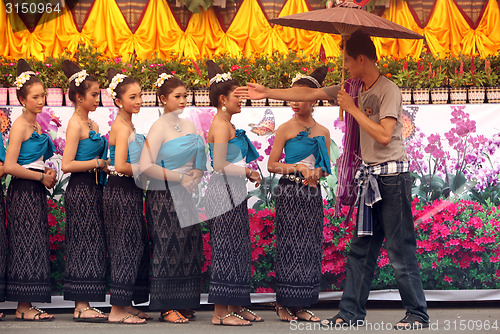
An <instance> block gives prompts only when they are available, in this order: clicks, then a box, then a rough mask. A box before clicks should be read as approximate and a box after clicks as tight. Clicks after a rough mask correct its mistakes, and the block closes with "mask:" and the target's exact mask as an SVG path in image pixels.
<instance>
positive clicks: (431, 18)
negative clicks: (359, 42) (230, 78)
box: [0, 0, 500, 59]
mask: <svg viewBox="0 0 500 334" xmlns="http://www.w3.org/2000/svg"><path fill="white" fill-rule="evenodd" d="M311 1H312V0H311ZM419 1H420V3H421V4H422V6H421V9H422V10H423V9H425V8H427V7H429V8H430V3H431V2H430V1H427V0H419ZM419 1H417V0H407V1H403V0H391V1H390V7H389V9H388V10H386V11H385V13H384V17H386V18H387V19H389V20H392V21H394V22H397V23H399V24H401V25H403V26H405V27H407V28H410V29H412V30H414V31H417V32H419V33H422V34H424V35H425V37H426V41H427V44H428V47H429V50H430V51H431V52H432V53H434V54H436V55H440V56H446V55H448V54H453V55H457V54H459V53H463V54H468V55H472V54H480V55H482V56H486V55H488V54H493V53H497V52H498V50H499V49H500V29H498V27H499V26H500V9H499V5H498V2H497V1H495V0H487V4H486V7H485V8H484V11H483V13H482V15H479V14H477V10H478V8H479V7H478V4H473V3H472V2H470V1H469V2H466V1H459V2H458V3H459V4H464V8H461V9H462V10H466V9H467V10H469V11H472V12H471V13H472V14H474V15H470V17H471V18H476V17H478V23H477V28H476V29H474V27H471V25H470V24H469V23H470V22H471V20H470V19H469V18H466V17H464V15H463V14H462V12H461V10H460V8H459V7H458V6H457V1H455V0H437V1H436V3H435V5H434V6H432V11H431V12H429V13H426V15H427V14H428V15H427V16H428V22H427V23H426V22H423V24H424V25H425V26H424V27H423V28H421V27H419V25H418V21H419V19H418V17H415V16H414V15H415V12H412V10H411V9H412V8H413V7H412V6H415V5H416V4H418V3H419ZM82 3H84V4H85V6H83V5H82V6H80V7H81V8H80V7H78V6H77V7H76V8H75V9H73V12H71V11H68V12H66V13H65V14H64V15H61V16H59V17H56V18H54V17H51V16H50V15H51V14H44V15H43V16H42V17H41V19H40V22H39V23H38V24H37V26H36V27H35V29H33V31H31V32H30V31H29V30H27V29H26V27H25V25H24V23H23V22H22V21H21V20H20V19H19V18H17V19H16V20H13V17H14V16H12V15H13V14H7V13H6V10H5V5H4V2H3V1H0V26H1V27H2V30H1V31H0V46H1V47H2V48H1V51H0V52H1V53H0V54H1V55H3V56H7V57H12V58H16V59H17V58H20V57H24V58H31V57H33V58H36V59H43V58H44V57H46V56H49V55H51V56H57V55H59V54H61V53H62V52H64V50H65V49H68V50H69V51H70V52H74V51H75V50H76V48H77V46H78V43H79V42H80V41H81V42H84V43H91V42H92V43H93V44H94V45H97V47H98V49H99V51H100V52H102V53H103V54H104V55H105V56H107V57H116V56H122V57H124V58H125V59H127V58H128V57H130V55H132V54H133V53H134V52H135V53H136V54H137V56H138V57H140V58H142V59H145V58H151V57H153V56H154V55H155V54H157V55H159V56H166V57H168V56H169V55H170V54H171V53H172V52H177V53H181V54H184V55H186V56H188V57H191V58H195V59H196V58H200V57H202V56H205V55H207V56H212V55H214V54H220V53H228V54H230V55H233V56H238V55H241V54H245V55H250V54H252V53H256V52H257V53H265V54H270V53H272V52H273V51H279V52H287V50H288V49H293V50H303V51H304V53H305V54H306V55H307V54H317V53H319V52H320V50H321V47H323V48H324V50H325V54H326V55H327V56H336V55H338V54H339V53H340V50H339V43H340V37H339V36H336V35H330V34H322V33H317V32H311V31H305V30H298V29H292V28H286V27H280V26H273V27H272V26H271V25H270V24H269V22H268V20H267V17H266V14H265V12H264V11H263V9H262V7H261V6H260V5H259V2H258V0H243V1H242V2H241V5H240V6H239V8H238V10H237V12H236V15H235V17H234V19H233V20H232V22H231V24H230V26H229V27H227V31H224V29H223V28H224V27H223V26H221V23H220V22H219V18H218V16H217V15H216V14H215V13H216V11H214V9H212V8H210V9H209V10H208V11H203V12H201V13H199V14H193V15H191V17H190V18H189V20H188V23H187V25H186V27H185V29H184V28H183V27H181V26H180V25H179V23H178V22H179V21H178V20H176V17H175V15H174V13H173V12H172V10H171V8H170V6H169V4H168V3H167V2H166V1H165V0H149V1H148V2H147V7H145V8H144V7H142V8H144V15H143V16H142V17H141V15H140V13H141V10H140V8H141V3H138V2H128V1H126V0H120V3H121V4H122V6H123V5H125V7H127V8H128V9H127V10H126V11H125V17H124V15H123V13H122V11H121V10H120V7H119V6H118V5H117V3H116V1H113V0H95V1H93V2H92V1H91V0H82ZM315 5H317V4H316V3H315ZM86 8H89V9H90V10H89V12H87V13H86ZM310 8H311V3H310V2H308V0H286V1H285V2H284V5H283V8H282V9H281V11H280V13H279V16H285V15H290V14H295V13H301V12H305V11H308V10H310ZM413 9H415V8H413ZM217 11H219V9H217ZM465 13H466V14H467V11H465ZM84 15H85V16H86V20H84V21H83V19H84ZM467 15H469V14H467ZM427 16H426V18H427ZM75 22H77V23H78V26H77V25H76V24H75ZM83 22H84V23H83ZM80 23H83V25H82V26H80ZM12 24H14V25H15V26H14V28H13V27H12ZM79 26H80V28H81V29H79ZM134 28H136V31H135V32H133V31H132V30H131V29H134ZM375 44H376V46H377V50H378V54H379V55H380V56H382V55H393V56H395V57H404V56H406V55H407V54H410V55H415V56H419V55H420V52H421V51H422V49H423V44H422V41H412V40H390V39H379V38H377V39H375Z"/></svg>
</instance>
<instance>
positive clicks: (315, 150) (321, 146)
mask: <svg viewBox="0 0 500 334" xmlns="http://www.w3.org/2000/svg"><path fill="white" fill-rule="evenodd" d="M308 135H309V134H308V133H307V132H306V131H300V132H299V134H298V135H297V136H296V137H294V138H292V139H289V140H287V142H286V143H285V163H287V164H294V163H297V162H299V161H302V160H303V159H305V158H307V157H308V156H310V155H311V154H312V155H313V156H314V158H315V159H316V163H315V164H314V167H316V168H318V167H321V169H322V170H323V171H325V172H327V173H328V174H331V173H332V170H331V167H330V158H329V156H328V150H327V148H326V141H325V137H323V136H316V137H314V138H310V137H308Z"/></svg>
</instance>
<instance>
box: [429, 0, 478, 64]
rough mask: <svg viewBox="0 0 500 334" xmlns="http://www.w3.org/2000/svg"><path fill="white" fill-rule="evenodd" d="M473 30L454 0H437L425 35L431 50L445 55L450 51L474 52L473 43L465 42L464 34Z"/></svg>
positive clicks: (440, 55) (455, 52) (439, 54)
mask: <svg viewBox="0 0 500 334" xmlns="http://www.w3.org/2000/svg"><path fill="white" fill-rule="evenodd" d="M472 30H473V29H472V28H471V27H470V26H469V24H468V23H467V21H466V20H465V18H464V17H463V16H462V13H460V11H459V10H458V8H457V6H456V5H455V3H454V2H453V0H437V1H436V4H435V7H434V12H433V13H432V14H431V18H430V19H429V23H428V24H427V26H426V27H425V28H424V35H425V38H426V40H427V44H428V45H429V49H430V51H431V52H432V53H433V54H435V55H437V56H439V57H445V56H446V55H448V54H450V53H451V54H452V55H458V54H460V53H462V54H472V53H474V44H473V43H466V44H464V43H463V42H464V36H466V34H468V33H470V32H471V31H472ZM466 42H467V41H466Z"/></svg>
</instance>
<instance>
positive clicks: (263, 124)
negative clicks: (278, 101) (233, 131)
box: [248, 109, 276, 136]
mask: <svg viewBox="0 0 500 334" xmlns="http://www.w3.org/2000/svg"><path fill="white" fill-rule="evenodd" d="M248 126H249V127H250V128H251V129H250V131H252V132H253V133H255V134H257V135H259V136H268V135H271V134H273V133H274V131H275V128H276V124H275V121H274V114H273V112H272V110H271V109H266V111H265V112H264V118H262V120H261V121H260V122H259V123H258V124H253V123H250V124H248Z"/></svg>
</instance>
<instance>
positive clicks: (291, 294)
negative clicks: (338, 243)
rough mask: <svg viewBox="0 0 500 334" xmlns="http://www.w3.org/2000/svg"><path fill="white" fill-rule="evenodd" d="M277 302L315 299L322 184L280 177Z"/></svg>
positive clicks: (302, 303) (303, 303)
mask: <svg viewBox="0 0 500 334" xmlns="http://www.w3.org/2000/svg"><path fill="white" fill-rule="evenodd" d="M276 195H277V196H276V263H275V267H276V302H277V303H278V304H280V305H283V306H287V307H309V306H311V305H312V304H315V303H317V302H318V295H319V287H320V279H321V257H322V254H323V251H322V241H323V217H324V212H323V200H322V197H321V187H319V186H318V187H316V188H312V187H309V186H305V185H303V184H297V183H296V182H294V181H290V180H287V179H285V178H281V179H280V181H279V184H278V187H277V190H276Z"/></svg>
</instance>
